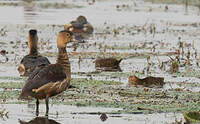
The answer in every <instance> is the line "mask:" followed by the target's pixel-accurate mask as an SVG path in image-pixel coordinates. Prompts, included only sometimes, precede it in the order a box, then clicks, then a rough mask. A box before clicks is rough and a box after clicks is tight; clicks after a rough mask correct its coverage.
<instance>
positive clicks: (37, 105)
mask: <svg viewBox="0 0 200 124" xmlns="http://www.w3.org/2000/svg"><path fill="white" fill-rule="evenodd" d="M38 115H39V99H36V116H38Z"/></svg>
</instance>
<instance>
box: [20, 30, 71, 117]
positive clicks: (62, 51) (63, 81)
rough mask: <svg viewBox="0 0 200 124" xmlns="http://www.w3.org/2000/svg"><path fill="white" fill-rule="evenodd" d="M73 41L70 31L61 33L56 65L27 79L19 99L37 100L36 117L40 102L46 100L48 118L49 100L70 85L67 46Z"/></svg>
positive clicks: (36, 71) (58, 40) (41, 70)
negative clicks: (30, 98) (31, 98)
mask: <svg viewBox="0 0 200 124" xmlns="http://www.w3.org/2000/svg"><path fill="white" fill-rule="evenodd" d="M71 41H72V33H71V32H70V31H66V30H63V31H60V32H59V34H58V36H57V48H58V55H57V61H56V63H55V64H49V65H46V66H44V67H40V68H37V69H36V70H34V72H33V73H32V74H31V75H30V76H29V78H28V79H27V81H26V83H25V85H24V87H23V89H22V91H21V94H20V96H19V99H28V98H29V97H33V98H35V99H36V115H38V114H39V100H40V99H45V103H46V116H48V111H49V105H48V104H49V98H50V97H52V96H55V95H57V94H59V93H61V92H63V91H65V90H66V89H67V88H68V87H69V85H70V79H71V70H70V62H69V58H68V55H67V51H66V44H67V43H69V42H71Z"/></svg>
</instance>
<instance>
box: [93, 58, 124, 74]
mask: <svg viewBox="0 0 200 124" xmlns="http://www.w3.org/2000/svg"><path fill="white" fill-rule="evenodd" d="M121 61H122V58H98V59H96V60H95V61H94V63H95V68H96V70H103V71H121V69H120V66H119V64H120V62H121Z"/></svg>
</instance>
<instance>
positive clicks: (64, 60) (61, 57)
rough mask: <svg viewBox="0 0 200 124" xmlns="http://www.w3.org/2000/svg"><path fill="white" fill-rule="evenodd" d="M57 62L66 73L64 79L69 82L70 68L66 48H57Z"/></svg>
mask: <svg viewBox="0 0 200 124" xmlns="http://www.w3.org/2000/svg"><path fill="white" fill-rule="evenodd" d="M57 64H61V65H62V67H63V69H64V72H65V74H66V81H67V83H69V82H70V79H71V70H70V62H69V58H68V55H67V51H66V48H58V56H57Z"/></svg>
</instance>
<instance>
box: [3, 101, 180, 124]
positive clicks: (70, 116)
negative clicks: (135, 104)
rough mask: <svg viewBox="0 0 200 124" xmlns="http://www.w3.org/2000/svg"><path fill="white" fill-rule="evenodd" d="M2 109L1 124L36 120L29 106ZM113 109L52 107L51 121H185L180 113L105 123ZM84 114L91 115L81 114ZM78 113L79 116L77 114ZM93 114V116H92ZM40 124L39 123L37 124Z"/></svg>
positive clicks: (128, 123)
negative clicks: (103, 116) (3, 114)
mask: <svg viewBox="0 0 200 124" xmlns="http://www.w3.org/2000/svg"><path fill="white" fill-rule="evenodd" d="M1 106H2V108H5V109H6V111H8V112H9V113H8V118H6V117H5V118H4V120H3V119H1V118H0V123H1V124H8V123H15V124H18V123H19V122H18V120H19V119H20V120H23V121H26V122H29V121H30V120H33V119H34V118H35V114H34V108H33V107H31V106H29V107H28V106H27V105H16V104H3V105H1ZM44 108H45V106H44V105H41V110H40V117H44V111H45V110H44ZM113 110H117V109H113V108H100V107H95V108H94V107H74V106H66V105H51V106H50V114H49V117H48V118H49V119H52V120H54V121H56V122H57V123H61V124H66V123H72V124H85V123H88V124H93V123H95V124H103V123H106V124H110V123H116V124H121V123H126V124H138V123H140V124H146V123H152V124H161V123H165V124H170V123H172V122H175V120H177V121H180V120H183V121H184V119H183V116H182V114H179V113H176V114H174V113H162V114H160V113H155V114H146V115H142V116H141V115H140V114H107V117H108V119H107V120H106V121H104V122H102V121H101V120H100V114H98V113H104V112H112V111H113ZM82 112H85V113H91V114H81V113H82ZM75 113H77V114H75ZM92 113H93V114H92ZM36 124H39V123H36Z"/></svg>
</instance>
